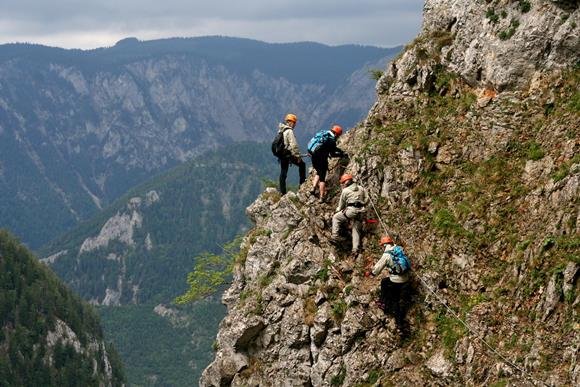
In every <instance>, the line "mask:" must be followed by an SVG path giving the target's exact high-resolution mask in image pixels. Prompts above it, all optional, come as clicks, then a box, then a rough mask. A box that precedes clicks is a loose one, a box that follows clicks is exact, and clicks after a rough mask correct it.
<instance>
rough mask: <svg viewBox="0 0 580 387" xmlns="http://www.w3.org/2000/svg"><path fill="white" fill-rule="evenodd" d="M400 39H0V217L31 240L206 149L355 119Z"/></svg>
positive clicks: (43, 238) (46, 236)
mask: <svg viewBox="0 0 580 387" xmlns="http://www.w3.org/2000/svg"><path fill="white" fill-rule="evenodd" d="M396 52H398V49H382V48H375V47H362V46H339V47H329V46H324V45H320V44H315V43H294V44H267V43H262V42H258V41H253V40H247V39H235V38H224V37H205V38H192V39H165V40H156V41H148V42H139V41H137V40H136V39H126V40H123V41H120V42H119V43H118V44H116V45H115V46H113V47H109V48H103V49H96V50H89V51H81V50H63V49H58V48H51V47H43V46H37V45H29V44H7V45H2V46H0V197H2V201H1V202H0V226H2V227H6V228H8V229H10V230H12V231H13V232H14V233H15V234H17V235H18V236H19V237H20V238H21V239H22V240H23V241H24V242H25V243H26V244H27V245H29V246H30V247H32V248H38V247H39V246H41V245H42V244H44V243H47V242H48V241H50V240H51V239H53V238H55V237H56V236H58V235H59V234H61V233H62V232H64V231H68V230H70V229H72V228H73V227H74V226H75V225H76V224H78V223H79V222H80V221H82V220H86V219H88V218H89V217H90V216H91V215H93V214H95V213H96V212H97V211H98V210H99V209H102V208H105V207H106V206H107V205H108V204H110V203H111V202H113V201H114V200H115V199H117V198H118V197H119V196H120V195H122V194H123V193H124V192H126V191H127V190H128V189H130V188H131V187H133V186H135V185H136V184H138V183H141V182H143V181H145V180H147V179H149V178H151V176H153V175H155V174H157V173H159V172H161V171H164V170H167V169H169V168H171V167H173V166H175V165H177V164H179V163H181V162H184V161H187V160H190V159H191V158H192V157H193V156H195V155H199V154H200V153H202V152H203V151H206V150H208V149H212V148H215V147H216V146H219V145H222V144H228V143H232V142H237V141H244V140H252V141H266V140H269V139H270V138H271V137H272V135H273V132H274V130H275V127H276V125H277V122H278V121H279V120H280V119H281V117H283V115H284V114H285V113H287V112H288V111H293V112H294V113H296V114H298V115H299V117H300V124H299V126H298V127H299V131H298V134H299V136H302V137H301V138H302V139H303V140H304V138H306V136H309V135H310V134H312V133H313V132H314V131H316V130H318V129H320V127H322V126H326V125H329V124H330V123H331V122H341V123H342V124H343V125H345V126H352V125H353V124H354V123H355V122H357V121H358V120H359V119H361V118H362V117H363V116H364V114H365V112H366V111H367V110H368V107H369V106H370V104H371V103H372V98H373V96H372V90H371V88H369V85H371V84H372V82H373V81H372V80H371V79H370V77H369V73H368V69H369V68H382V67H384V66H385V63H386V61H387V60H388V58H390V57H391V56H392V55H394V54H395V53H396Z"/></svg>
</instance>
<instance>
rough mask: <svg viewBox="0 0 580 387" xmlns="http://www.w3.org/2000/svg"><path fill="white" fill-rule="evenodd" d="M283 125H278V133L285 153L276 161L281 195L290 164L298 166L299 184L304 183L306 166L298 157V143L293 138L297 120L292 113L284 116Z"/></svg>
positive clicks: (284, 187)
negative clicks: (278, 167)
mask: <svg viewBox="0 0 580 387" xmlns="http://www.w3.org/2000/svg"><path fill="white" fill-rule="evenodd" d="M284 121H285V123H283V124H282V123H280V124H279V125H278V127H279V129H278V133H282V135H283V140H284V147H285V149H286V152H284V153H283V154H280V155H279V157H278V161H279V162H280V180H279V183H280V192H281V193H282V195H284V194H285V193H286V176H287V175H288V167H289V166H290V164H294V165H297V166H298V175H299V178H300V184H302V183H304V181H305V180H306V164H305V163H304V161H303V160H302V157H301V156H300V150H299V148H298V142H297V141H296V137H295V136H294V127H295V126H296V121H298V118H297V117H296V115H294V114H292V113H288V114H286V117H285V118H284Z"/></svg>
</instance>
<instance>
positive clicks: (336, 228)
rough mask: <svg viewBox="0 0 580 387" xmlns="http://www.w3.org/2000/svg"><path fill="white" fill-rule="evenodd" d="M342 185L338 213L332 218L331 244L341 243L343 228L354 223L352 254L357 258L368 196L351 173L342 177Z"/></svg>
mask: <svg viewBox="0 0 580 387" xmlns="http://www.w3.org/2000/svg"><path fill="white" fill-rule="evenodd" d="M340 185H341V186H342V187H343V189H342V193H341V194H340V200H339V201H338V207H337V208H336V211H337V212H336V213H335V214H334V216H333V217H332V236H331V242H333V243H335V244H337V243H339V242H340V241H341V238H340V231H341V229H342V227H343V226H344V225H345V224H346V223H348V222H349V221H352V254H353V257H354V258H356V256H357V255H358V253H359V249H360V237H361V231H362V219H363V217H364V214H365V212H366V208H365V206H366V205H367V204H368V195H367V191H366V190H365V189H364V188H363V187H361V186H360V185H358V184H356V183H355V182H353V179H352V175H351V174H350V173H345V174H344V175H342V176H341V177H340Z"/></svg>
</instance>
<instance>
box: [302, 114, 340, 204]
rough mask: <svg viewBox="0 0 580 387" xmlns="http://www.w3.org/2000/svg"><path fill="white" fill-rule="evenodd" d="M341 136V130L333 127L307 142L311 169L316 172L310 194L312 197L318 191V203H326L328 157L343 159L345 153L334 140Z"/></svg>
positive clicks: (335, 126) (336, 126)
mask: <svg viewBox="0 0 580 387" xmlns="http://www.w3.org/2000/svg"><path fill="white" fill-rule="evenodd" d="M341 135H342V128H341V127H340V126H339V125H334V126H333V127H332V129H330V130H321V131H319V132H318V133H316V135H315V136H314V137H313V138H312V139H311V140H310V141H309V142H308V153H309V154H310V156H311V158H312V167H314V170H315V171H316V175H315V176H314V184H313V187H312V190H310V193H311V194H312V195H314V194H315V193H316V188H317V187H318V189H319V194H320V202H321V203H323V202H325V201H326V173H327V172H328V158H329V157H345V156H346V153H345V152H343V151H342V150H341V149H340V148H338V147H337V146H336V140H337V139H338V137H340V136H341Z"/></svg>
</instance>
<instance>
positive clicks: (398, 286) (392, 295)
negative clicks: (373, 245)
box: [372, 235, 411, 334]
mask: <svg viewBox="0 0 580 387" xmlns="http://www.w3.org/2000/svg"><path fill="white" fill-rule="evenodd" d="M379 244H380V245H381V246H382V247H383V248H384V252H383V255H382V256H381V258H380V259H379V261H378V262H377V263H376V264H375V266H374V267H373V270H372V275H373V276H376V275H378V274H379V273H380V272H381V271H382V270H383V269H384V268H385V267H386V268H388V270H389V276H388V277H386V278H383V279H382V280H381V298H380V300H378V301H377V304H378V306H379V307H380V308H381V309H383V310H384V311H385V312H392V313H393V314H394V315H395V321H396V323H397V326H398V327H399V329H400V330H401V333H403V334H406V333H407V332H406V329H407V328H408V327H407V324H406V322H405V315H406V308H407V303H406V301H407V300H408V299H409V298H410V297H409V295H408V293H409V291H410V289H409V286H408V282H409V275H410V271H411V261H410V260H409V258H408V257H407V255H406V254H405V252H404V251H403V248H402V247H401V246H397V245H396V244H395V242H394V241H393V238H391V237H390V236H389V235H385V236H383V237H382V238H381V240H380V242H379Z"/></svg>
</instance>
